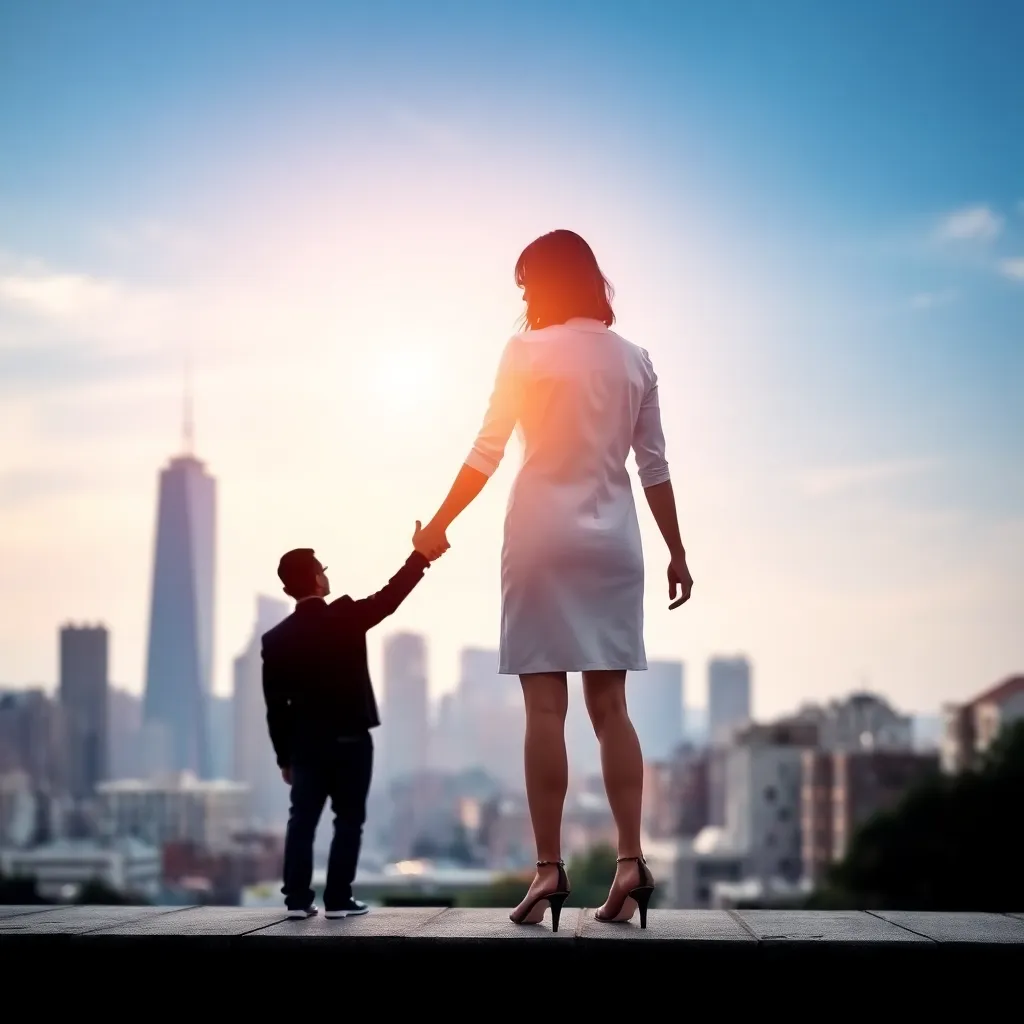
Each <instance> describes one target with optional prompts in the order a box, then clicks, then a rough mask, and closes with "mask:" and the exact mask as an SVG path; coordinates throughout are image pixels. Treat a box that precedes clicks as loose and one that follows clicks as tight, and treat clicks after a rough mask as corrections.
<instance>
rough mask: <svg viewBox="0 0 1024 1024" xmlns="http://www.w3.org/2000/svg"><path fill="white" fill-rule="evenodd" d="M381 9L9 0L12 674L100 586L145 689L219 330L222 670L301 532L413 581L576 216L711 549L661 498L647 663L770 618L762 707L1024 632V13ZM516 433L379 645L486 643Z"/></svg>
mask: <svg viewBox="0 0 1024 1024" xmlns="http://www.w3.org/2000/svg"><path fill="white" fill-rule="evenodd" d="M386 6H387V5H377V6H374V7H372V8H365V9H364V8H356V7H348V6H347V5H345V4H321V3H309V4H301V5H294V6H293V8H291V9H289V10H288V12H284V11H283V10H281V9H273V8H271V7H269V6H266V5H259V4H254V5H241V4H237V3H230V2H228V3H224V4H221V5H217V9H216V10H215V11H214V10H208V11H204V13H203V15H202V20H201V23H200V21H198V20H197V19H198V18H199V15H198V14H189V13H181V14H180V15H179V14H175V15H173V16H172V15H171V14H169V13H168V12H167V11H166V9H163V8H160V7H158V6H154V5H137V4H134V5H133V4H127V3H117V2H112V3H109V4H104V5H102V6H101V7H97V8H90V9H89V10H88V11H86V10H85V9H84V8H82V7H81V5H76V4H65V3H60V2H55V3H52V4H47V5H33V4H20V5H18V4H8V5H4V6H3V8H2V10H0V40H4V41H5V42H6V43H7V45H5V46H3V44H0V46H2V49H3V57H4V59H3V60H0V93H2V94H3V95H4V96H5V97H10V98H11V102H10V103H8V104H5V105H4V106H3V109H2V110H0V151H2V152H3V153H4V160H3V161H2V162H0V429H2V430H3V432H4V437H5V439H6V440H7V444H5V445H4V448H3V451H2V452H0V527H2V529H0V559H2V561H3V564H4V573H3V574H2V575H0V604H2V606H3V608H4V610H5V615H4V616H3V617H0V683H2V684H4V685H14V686H26V685H31V684H33V683H36V682H42V683H45V684H46V685H47V686H48V687H50V688H52V687H53V686H54V685H55V681H56V677H57V661H56V659H57V652H56V651H55V649H54V647H55V645H54V643H53V635H54V629H55V627H56V624H57V623H58V622H60V621H65V620H69V619H70V620H82V619H89V620H93V621H94V620H102V621H103V622H105V623H107V624H108V625H109V627H110V629H111V651H110V654H111V664H110V674H111V679H113V680H115V681H117V682H118V683H119V684H120V685H125V686H128V687H130V688H131V689H133V690H134V691H136V692H138V691H139V690H140V689H141V687H142V686H143V682H144V674H145V661H146V631H147V624H146V619H147V612H148V609H147V596H146V595H147V587H148V578H149V574H150V571H151V561H152V518H153V487H152V479H153V472H154V469H155V468H156V467H157V466H159V465H160V464H162V462H163V461H164V459H165V457H166V455H167V454H168V452H169V451H170V450H171V447H172V445H173V444H174V441H175V440H176V438H175V435H176V434H177V432H178V423H179V409H180V401H181V394H180V381H181V367H182V363H183V359H184V354H185V351H186V350H188V351H191V352H193V353H194V357H195V370H196V412H197V416H196V421H197V428H198V435H199V437H200V438H201V449H202V451H203V453H204V457H205V458H206V459H207V460H208V463H209V465H210V466H211V467H213V469H214V471H215V473H216V475H217V477H218V479H219V481H221V493H220V497H221V499H222V510H221V511H222V513H223V514H222V522H221V543H220V546H219V549H218V553H217V559H216V576H217V579H218V590H219V598H218V606H217V611H216V623H215V638H214V650H215V668H214V672H213V676H214V680H213V687H214V689H215V691H216V692H217V693H220V694H224V693H227V692H228V691H229V689H230V680H231V667H232V659H233V657H234V655H235V654H236V652H237V651H239V650H241V649H242V648H243V647H244V645H245V643H246V642H247V640H248V638H249V631H250V629H251V625H252V623H251V609H252V600H253V597H254V596H255V595H257V594H266V595H272V596H278V595H279V594H280V590H279V586H278V582H277V580H276V578H275V575H274V569H275V566H276V564H277V560H278V558H279V556H280V554H281V553H282V552H283V551H285V550H287V549H289V548H292V547H295V546H302V545H307V544H308V545H310V546H313V547H315V548H316V549H317V551H318V553H319V554H320V555H321V556H322V557H323V559H324V561H325V562H326V563H327V564H329V565H330V566H331V577H332V583H333V584H334V587H335V592H336V593H343V592H346V591H347V592H351V593H353V594H355V595H361V594H365V593H370V592H373V591H375V590H377V589H379V588H380V586H382V585H383V583H384V582H385V581H386V580H387V579H388V577H389V576H390V575H391V574H392V573H393V572H394V571H395V569H397V568H398V566H399V565H400V564H401V562H402V561H403V559H404V557H405V555H406V554H407V553H408V550H409V537H410V535H411V533H412V528H413V522H414V520H415V519H417V518H419V519H422V520H425V519H427V518H429V516H430V514H431V513H432V512H433V510H434V508H436V507H437V504H438V502H439V501H440V500H441V498H442V497H443V493H444V491H445V489H446V487H447V485H448V483H449V481H450V479H451V476H452V474H453V473H454V472H455V470H456V469H457V467H458V465H459V464H460V463H461V461H462V459H463V458H464V457H465V454H466V453H467V452H468V451H469V448H470V445H471V443H472V440H473V436H474V434H475V432H476V430H477V428H478V426H479V421H480V418H481V416H482V413H483V410H484V406H485V404H486V400H487V396H488V394H489V392H490V388H491V385H492V383H493V376H494V370H495V366H496V363H497V358H498V355H499V353H500V351H501V346H502V344H503V343H504V341H505V340H506V339H507V337H508V336H509V334H511V333H512V331H513V329H514V324H515V321H516V318H517V316H518V315H519V313H520V311H521V303H520V296H519V295H518V293H517V290H516V289H515V287H514V285H513V283H512V267H513V265H514V262H515V258H516V256H517V255H518V253H519V252H520V251H521V249H522V248H523V246H524V245H525V244H527V243H528V242H529V241H530V240H531V239H532V237H534V236H535V235H537V234H540V233H541V232H543V231H546V230H549V229H551V228H554V227H569V228H572V229H574V230H577V231H579V232H580V233H581V234H583V235H584V236H585V237H586V238H587V239H588V240H589V241H590V242H591V244H592V245H593V247H594V249H595V251H596V253H597V256H598V258H599V260H600V261H601V263H602V266H603V268H604V270H605V271H606V272H607V274H608V276H609V278H610V279H611V281H612V283H613V285H614V286H615V289H616V313H617V316H618V329H619V330H621V332H622V333H623V335H624V336H625V337H627V338H629V339H630V340H633V341H636V342H637V343H639V344H642V345H643V346H644V347H645V348H648V349H649V351H650V352H651V355H652V359H653V361H654V364H655V366H656V368H657V370H658V374H659V378H660V390H661V396H662V405H663V409H664V417H665V430H666V436H667V440H668V458H669V463H670V466H671V468H672V472H673V477H674V480H675V482H676V489H677V494H678V496H679V504H680V513H681V519H682V526H683V534H684V540H685V542H686V545H687V547H688V549H689V552H690V559H691V568H692V571H693V574H694V577H695V580H696V586H695V589H694V596H693V599H692V600H691V602H689V603H688V604H687V606H685V607H684V608H683V609H680V610H678V611H676V612H673V613H672V614H671V615H670V614H668V612H667V610H666V604H667V600H666V596H667V595H666V594H665V593H664V590H665V588H664V586H663V583H662V581H663V578H664V568H665V566H664V561H665V560H664V558H663V556H662V554H661V551H662V544H661V541H660V539H659V538H658V536H657V532H656V530H655V528H654V525H653V523H652V522H651V520H650V516H649V515H648V514H647V510H646V509H645V508H644V507H643V505H642V497H641V496H640V495H639V493H638V495H637V496H638V500H639V502H640V504H641V507H640V510H639V511H640V522H641V529H642V534H643V541H644V547H645V554H646V565H647V573H648V593H647V603H646V609H645V614H646V635H647V648H648V657H649V658H650V659H651V660H652V661H653V660H659V659H666V658H679V659H681V660H683V661H685V662H687V663H688V664H690V665H703V664H705V663H706V662H707V661H708V659H709V658H710V657H711V656H713V655H714V654H716V653H719V652H725V653H729V652H733V651H737V650H739V651H746V652H749V655H750V657H751V658H752V659H753V661H754V662H755V664H756V669H757V679H758V684H757V688H756V699H755V706H754V709H753V710H754V713H755V714H756V715H757V716H766V715H772V714H776V713H779V712H781V711H782V710H784V709H786V708H790V707H793V706H796V705H797V704H799V702H800V701H802V700H804V699H813V700H824V699H826V698H828V697H829V696H833V695H840V694H843V693H847V692H849V691H851V690H853V689H859V688H862V687H864V686H867V687H868V688H870V689H873V690H877V691H879V692H882V693H885V694H886V695H887V696H888V697H889V698H890V699H892V700H893V702H894V703H895V704H897V705H898V706H900V707H903V708H907V709H914V710H922V711H930V710H936V709H937V708H938V707H939V706H940V705H941V704H942V703H943V702H945V701H947V700H959V699H962V698H963V697H964V696H965V695H966V694H969V693H971V692H975V691H977V690H978V689H980V688H982V687H983V686H985V685H987V684H988V683H989V682H990V681H991V680H994V679H999V678H1003V677H1005V676H1008V675H1011V674H1013V673H1014V672H1019V671H1020V669H1021V665H1022V663H1024V648H1022V643H1024V641H1022V639H1021V631H1020V627H1019V623H1020V621H1021V618H1022V617H1024V561H1022V559H1024V479H1022V476H1021V473H1020V466H1021V464H1022V462H1024V421H1022V417H1024V405H1022V403H1021V402H1020V400H1019V393H1020V382H1021V379H1022V377H1021V374H1022V372H1024V367H1022V362H1021V360H1022V359H1024V353H1022V347H1021V345H1020V327H1019V325H1020V323H1021V317H1022V313H1024V180H1022V178H1021V174H1020V168H1021V166H1024V136H1022V135H1021V133H1020V132H1019V130H1018V121H1019V110H1020V109H1021V108H1022V106H1024V76H1022V75H1021V72H1020V59H1019V52H1018V47H1017V46H1016V40H1017V39H1019V38H1020V36H1021V32H1022V31H1024V12H1022V11H1021V9H1020V8H1019V7H1015V6H1013V5H997V6H996V7H992V8H987V9H986V11H985V13H984V15H983V16H978V15H977V14H976V13H975V12H974V11H973V9H972V8H971V7H970V5H966V4H965V5H959V6H958V5H949V4H943V5H938V6H937V7H935V5H920V4H916V5H915V4H909V3H897V4H884V5H883V4H882V3H881V2H880V0H869V2H866V3H863V4H857V5H843V6H841V7H837V8H836V10H835V11H834V12H833V13H831V14H830V16H829V17H819V16H817V15H815V16H813V17H812V16H809V15H808V14H807V7H806V5H803V6H801V5H800V4H798V3H794V2H791V0H787V2H783V3H780V4H776V5H770V7H769V6H768V5H755V4H744V5H742V10H743V15H742V17H736V16H735V14H734V13H730V7H731V5H723V6H722V7H721V8H718V7H707V8H706V9H703V10H698V9H697V8H691V7H686V6H684V5H663V6H662V7H660V8H659V7H657V5H652V6H649V7H644V8H643V9H642V10H636V9H634V6H631V5H622V4H620V5H611V4H609V5H598V6H597V7H595V10H599V11H600V13H599V14H598V15H597V16H595V17H593V18H588V19H586V20H585V21H584V20H581V19H579V18H578V17H576V16H575V15H573V14H572V13H569V12H568V11H551V10H549V9H548V8H547V7H546V6H543V7H542V6H540V5H538V4H536V3H532V2H530V0H526V2H524V3H520V4H517V5H514V6H512V5H503V4H500V3H496V4H493V5H486V9H481V10H474V11H470V10H467V11H464V12H462V13H461V14H460V16H459V17H458V18H457V19H452V18H439V17H435V14H434V12H432V11H430V10H418V11H415V10H411V11H406V12H404V13H403V16H402V18H400V19H396V18H394V17H392V16H390V12H389V11H387V10H386ZM732 10H733V12H734V10H735V8H733V9H732ZM541 23H542V24H544V25H545V32H544V33H542V34H541V35H540V36H538V33H537V32H536V31H535V27H536V25H537V24H541ZM200 24H201V28H200V27H199V26H200ZM880 26H884V30H880ZM12 41H13V42H12ZM951 54H955V55H956V60H957V74H955V75H954V74H951V71H950V67H951V64H950V62H951V59H952V58H951ZM126 55H131V58H130V59H127V58H126ZM516 454H517V453H516V449H515V445H512V446H510V450H509V453H508V457H507V459H506V464H505V465H504V466H503V467H502V468H501V470H500V471H499V473H498V474H497V475H496V477H495V478H494V479H493V480H492V482H491V483H489V484H488V487H487V489H486V490H485V491H484V493H483V495H482V496H481V498H480V499H479V501H478V502H477V503H475V504H474V506H473V507H472V508H471V509H470V510H468V511H467V513H466V514H465V515H464V516H463V517H461V518H460V520H459V521H458V523H456V525H455V528H454V529H453V530H452V533H451V536H450V540H451V542H452V548H451V551H450V552H449V553H448V554H447V555H446V556H445V557H444V558H443V559H442V560H441V561H439V562H438V563H437V564H436V565H435V566H433V567H432V568H431V570H430V572H429V574H428V578H427V579H426V580H425V581H424V583H423V585H422V587H420V588H418V589H417V591H416V593H414V594H413V595H412V596H411V597H410V599H409V601H408V602H406V604H405V605H404V606H403V607H402V608H401V609H400V610H399V612H398V613H397V614H396V616H395V617H394V618H393V619H392V620H390V621H389V622H388V623H387V624H386V626H385V627H384V628H383V629H379V630H376V631H375V632H374V634H373V635H372V636H371V657H372V667H373V669H374V672H375V680H379V679H380V666H381V657H380V649H381V644H382V642H383V638H384V636H385V635H386V634H389V633H391V632H398V631H406V630H411V631H416V632H420V633H423V634H424V635H426V636H427V637H429V638H430V643H429V651H428V659H429V660H428V666H429V676H430V680H431V693H432V694H433V695H435V696H436V694H437V693H438V692H441V691H443V690H446V689H451V688H452V687H454V686H455V685H457V682H458V669H457V662H458V656H459V654H458V652H459V650H460V648H461V647H463V646H471V645H476V646H481V647H491V646H493V645H494V644H495V643H496V640H497V635H498V621H499V616H498V606H499V600H500V593H499V559H500V547H501V522H502V515H503V509H504V504H505V500H506V498H507V494H508V487H509V484H510V482H511V478H512V473H513V471H514V468H515V463H516V461H517V459H516ZM705 685H706V683H705V678H704V674H703V672H701V673H692V674H691V686H690V690H691V691H692V692H691V700H694V702H695V703H697V702H699V701H700V699H701V696H702V695H703V693H704V688H705Z"/></svg>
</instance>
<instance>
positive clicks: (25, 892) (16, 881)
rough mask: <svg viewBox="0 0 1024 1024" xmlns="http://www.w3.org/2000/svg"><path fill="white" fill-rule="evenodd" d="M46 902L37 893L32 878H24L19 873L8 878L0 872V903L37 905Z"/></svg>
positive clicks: (34, 881) (46, 901) (47, 901)
mask: <svg viewBox="0 0 1024 1024" xmlns="http://www.w3.org/2000/svg"><path fill="white" fill-rule="evenodd" d="M47 903H49V900H44V899H43V897H42V896H40V895H39V890H38V888H37V887H36V880H35V879H34V878H25V877H23V876H20V875H15V876H14V877H12V878H8V877H7V876H6V875H3V874H0V904H5V905H8V906H17V905H20V906H37V905H39V904H44V905H45V904H47Z"/></svg>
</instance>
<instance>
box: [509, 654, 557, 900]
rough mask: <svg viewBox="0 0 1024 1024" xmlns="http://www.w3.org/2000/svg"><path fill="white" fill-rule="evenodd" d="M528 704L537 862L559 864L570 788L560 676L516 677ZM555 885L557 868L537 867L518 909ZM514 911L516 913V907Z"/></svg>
mask: <svg viewBox="0 0 1024 1024" xmlns="http://www.w3.org/2000/svg"><path fill="white" fill-rule="evenodd" d="M520 681H521V682H522V685H523V697H524V699H525V701H526V739H525V742H524V745H523V755H524V762H525V769H526V800H527V803H528V804H529V807H530V821H531V822H532V824H533V835H534V840H535V842H536V844H537V860H548V861H556V862H557V861H559V860H561V859H562V807H563V805H564V804H565V792H566V789H567V788H568V785H569V764H568V759H567V758H566V754H565V713H566V711H567V709H568V706H569V692H568V687H567V686H566V681H565V673H564V672H537V673H532V674H530V675H524V676H520ZM557 883H558V869H557V868H556V867H543V868H538V869H537V873H536V875H535V876H534V880H533V884H532V885H531V886H530V890H529V892H528V893H527V894H526V898H525V899H524V900H523V903H522V904H520V906H522V905H523V904H525V903H526V902H528V901H529V900H531V899H532V898H533V895H534V894H535V893H537V892H550V891H551V890H552V889H554V888H555V886H556V885H557ZM517 909H518V908H517Z"/></svg>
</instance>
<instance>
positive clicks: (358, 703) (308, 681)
mask: <svg viewBox="0 0 1024 1024" xmlns="http://www.w3.org/2000/svg"><path fill="white" fill-rule="evenodd" d="M429 564H430V563H429V562H428V561H427V559H426V558H425V557H424V556H423V555H421V554H419V552H414V553H413V554H412V555H410V556H409V558H408V560H407V561H406V563H405V565H403V566H402V568H401V569H399V570H398V572H397V573H395V575H394V576H392V578H391V579H390V580H389V581H388V584H387V586H385V587H384V589H383V590H381V591H379V592H378V593H376V594H373V595H372V596H371V597H367V598H363V600H361V601H353V600H352V598H351V597H349V596H348V595H345V596H344V597H339V598H338V599H337V600H336V601H332V602H331V603H330V604H328V603H327V602H326V601H324V600H323V599H322V598H309V599H307V600H304V601H300V602H299V603H298V604H297V605H296V607H295V611H293V612H292V613H291V615H289V616H288V618H287V619H285V620H284V621H283V622H280V623H279V624H278V625H276V626H275V627H274V628H273V629H271V630H268V631H267V632H266V633H264V634H263V649H262V653H263V695H264V697H265V698H266V702H267V725H268V727H269V729H270V741H271V743H273V745H274V753H275V754H276V755H277V763H278V765H280V767H282V768H287V767H290V766H291V765H292V764H293V763H294V760H295V756H296V754H298V755H299V756H301V755H302V753H303V752H304V751H307V750H308V751H310V752H312V751H313V750H315V749H316V748H317V746H318V745H319V744H320V743H322V742H330V741H331V740H332V739H335V738H337V737H339V736H358V735H360V734H361V733H364V732H366V730H368V729H372V728H374V727H375V726H378V725H380V716H379V714H378V712H377V701H376V700H375V699H374V695H373V684H372V683H371V681H370V669H369V666H368V664H367V660H366V633H367V630H369V629H372V628H373V627H374V626H376V625H377V624H378V623H379V622H381V621H382V620H383V619H386V618H387V617H388V616H389V615H391V614H392V613H393V612H394V611H395V610H396V609H397V608H398V606H399V605H400V604H401V603H402V602H403V601H404V600H405V599H406V597H408V596H409V594H410V592H411V591H412V589H413V587H415V586H416V584H417V583H419V581H420V580H421V579H422V578H423V571H424V570H425V569H426V568H427V567H428V566H429Z"/></svg>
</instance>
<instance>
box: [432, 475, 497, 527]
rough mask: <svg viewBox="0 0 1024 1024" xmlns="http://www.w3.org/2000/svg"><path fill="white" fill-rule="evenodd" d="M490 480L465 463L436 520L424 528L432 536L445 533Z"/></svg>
mask: <svg viewBox="0 0 1024 1024" xmlns="http://www.w3.org/2000/svg"><path fill="white" fill-rule="evenodd" d="M489 479H490V477H489V476H488V474H486V473H481V472H480V470H479V469H474V468H473V467H472V466H471V465H469V464H468V463H464V464H463V465H462V467H461V469H459V472H458V473H457V474H456V476H455V482H454V483H453V484H452V487H451V490H450V491H449V492H448V497H447V498H445V499H444V501H443V502H442V503H441V507H440V508H439V509H438V510H437V511H436V512H435V513H434V518H433V519H431V520H430V522H429V523H427V525H426V526H425V527H424V528H423V529H424V530H428V531H431V534H433V533H436V532H440V533H444V532H445V531H446V530H447V529H448V527H449V526H451V525H452V523H454V522H455V520H456V519H457V518H458V517H459V515H460V514H461V513H462V512H463V511H464V510H465V509H466V507H467V506H468V505H469V504H470V503H471V502H472V501H473V499H474V498H475V497H476V496H477V495H478V494H479V493H480V492H481V491H482V490H483V489H484V484H485V483H487V481H488V480H489Z"/></svg>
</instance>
